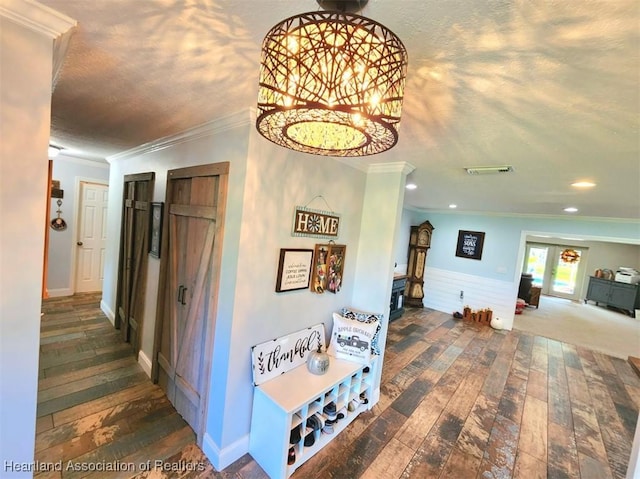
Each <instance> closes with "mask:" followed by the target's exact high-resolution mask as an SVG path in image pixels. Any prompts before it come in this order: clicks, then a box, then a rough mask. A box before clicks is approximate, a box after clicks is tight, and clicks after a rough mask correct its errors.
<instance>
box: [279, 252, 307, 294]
mask: <svg viewBox="0 0 640 479" xmlns="http://www.w3.org/2000/svg"><path fill="white" fill-rule="evenodd" d="M312 261H313V250H312V249H285V248H282V249H280V261H279V262H278V275H277V276H276V293H282V292H284V291H295V290H296V289H307V288H308V287H309V282H310V281H311V263H312Z"/></svg>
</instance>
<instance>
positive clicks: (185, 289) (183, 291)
mask: <svg viewBox="0 0 640 479" xmlns="http://www.w3.org/2000/svg"><path fill="white" fill-rule="evenodd" d="M186 292H187V288H184V287H183V288H182V299H181V300H180V303H182V304H187V302H186V301H185V300H184V293H186Z"/></svg>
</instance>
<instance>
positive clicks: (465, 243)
mask: <svg viewBox="0 0 640 479" xmlns="http://www.w3.org/2000/svg"><path fill="white" fill-rule="evenodd" d="M483 244H484V233H483V232H481V231H463V230H459V231H458V244H457V245H456V256H459V257H460V258H469V259H482V246H483Z"/></svg>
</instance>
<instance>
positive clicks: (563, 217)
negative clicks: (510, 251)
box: [404, 205, 640, 226]
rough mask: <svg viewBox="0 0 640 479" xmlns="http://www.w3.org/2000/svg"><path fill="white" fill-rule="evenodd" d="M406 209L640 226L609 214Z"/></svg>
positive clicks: (408, 206)
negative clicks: (587, 214) (583, 214)
mask: <svg viewBox="0 0 640 479" xmlns="http://www.w3.org/2000/svg"><path fill="white" fill-rule="evenodd" d="M404 209H406V210H408V211H412V212H414V213H437V214H445V215H458V216H460V215H468V216H499V217H504V218H539V219H547V220H562V221H599V222H606V223H629V224H637V225H639V226H640V220H638V219H636V218H614V217H608V216H579V215H573V214H571V215H570V214H567V215H543V214H537V213H501V212H497V211H464V210H450V209H446V210H445V209H435V208H433V209H431V208H419V207H417V206H411V205H405V206H404Z"/></svg>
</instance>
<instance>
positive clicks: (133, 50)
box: [41, 0, 640, 219]
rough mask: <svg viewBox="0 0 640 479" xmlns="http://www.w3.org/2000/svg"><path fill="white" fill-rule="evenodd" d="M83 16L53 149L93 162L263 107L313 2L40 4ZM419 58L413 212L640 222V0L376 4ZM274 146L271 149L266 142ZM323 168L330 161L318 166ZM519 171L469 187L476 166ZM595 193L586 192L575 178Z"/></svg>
mask: <svg viewBox="0 0 640 479" xmlns="http://www.w3.org/2000/svg"><path fill="white" fill-rule="evenodd" d="M41 3H43V4H45V5H47V6H50V7H52V8H54V9H55V10H57V11H59V12H61V13H64V14H66V15H68V16H70V17H71V18H74V19H75V20H77V21H78V27H77V29H76V31H75V32H74V34H73V36H72V37H71V40H70V44H69V49H68V53H67V57H66V59H65V62H64V65H63V67H62V70H61V72H60V74H59V77H58V81H57V83H56V85H55V90H54V92H53V99H52V132H51V138H52V143H54V144H57V145H60V146H62V147H64V148H65V149H67V153H69V154H70V155H73V156H80V157H84V158H89V159H97V158H105V157H107V156H109V155H113V154H115V153H119V152H122V151H124V150H127V149H130V148H133V147H136V146H139V145H142V144H144V143H148V142H150V141H153V140H156V139H159V138H161V137H165V136H167V135H172V134H175V133H178V132H180V131H183V130H185V129H187V128H190V127H193V126H195V125H198V124H201V123H204V122H207V121H211V120H213V119H215V118H220V117H224V116H227V115H230V114H232V113H236V112H239V111H242V110H246V109H248V108H250V107H255V105H256V97H257V84H256V83H257V77H258V68H259V58H260V45H261V42H262V38H263V36H264V34H265V33H266V32H267V31H268V30H269V29H270V28H271V27H272V26H273V25H274V24H276V23H278V22H279V21H280V20H282V19H284V18H286V17H288V16H291V15H295V14H298V13H302V12H304V11H311V10H316V9H318V6H317V4H316V2H315V1H313V0H305V1H299V2H292V1H291V0H259V1H257V0H183V1H177V0H94V1H91V2H86V1H80V0H41ZM362 14H363V15H365V16H368V17H370V18H372V19H374V20H376V21H379V22H381V23H383V24H385V25H386V26H387V27H389V28H390V29H391V30H393V31H394V32H395V33H396V34H397V35H398V36H399V37H400V38H401V39H402V41H403V42H404V44H405V45H406V47H407V50H408V52H409V71H408V76H407V87H406V91H405V100H404V108H403V120H402V124H401V128H400V140H399V142H398V144H397V145H396V147H394V148H393V149H392V150H390V151H388V152H385V153H383V154H380V155H375V156H371V157H366V158H362V159H358V160H354V161H357V162H361V163H365V164H369V163H377V162H390V161H408V162H409V163H411V164H413V165H415V166H416V170H415V172H414V173H412V175H411V177H412V179H413V180H415V182H416V183H417V184H418V185H419V187H418V189H416V190H414V191H410V192H407V195H406V204H407V205H410V206H414V207H417V208H423V209H431V210H442V209H446V208H447V207H448V205H449V204H451V203H455V204H457V205H458V211H481V212H483V211H486V212H504V213H523V214H544V215H562V214H564V213H563V211H562V209H563V208H564V207H566V206H575V207H577V208H579V212H578V213H576V214H574V215H579V216H588V217H617V218H636V219H637V218H638V217H639V216H640V192H639V185H640V129H639V126H640V120H639V118H640V87H639V74H640V41H639V38H640V35H639V30H640V27H639V25H640V4H639V3H638V2H637V1H636V0H616V1H615V2H613V1H610V0H602V1H597V0H589V1H581V2H567V1H560V0H558V1H552V0H529V1H524V0H522V1H506V0H504V1H500V0H493V1H490V2H481V1H475V0H402V1H401V2H400V1H391V0H370V1H369V2H368V4H367V6H366V7H365V9H364V11H363V12H362ZM265 141H266V140H265ZM308 158H309V160H310V161H321V159H319V158H318V159H316V158H313V157H311V156H309V157H308ZM502 164H510V165H513V166H514V168H515V172H514V173H511V174H506V175H495V176H475V177H474V176H469V175H467V174H466V173H465V171H464V169H463V168H464V167H467V166H480V165H502ZM580 179H588V180H591V181H594V182H595V183H597V186H596V187H595V188H593V189H591V190H589V191H577V190H575V189H574V188H572V187H571V186H570V183H571V182H573V181H576V180H580Z"/></svg>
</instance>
